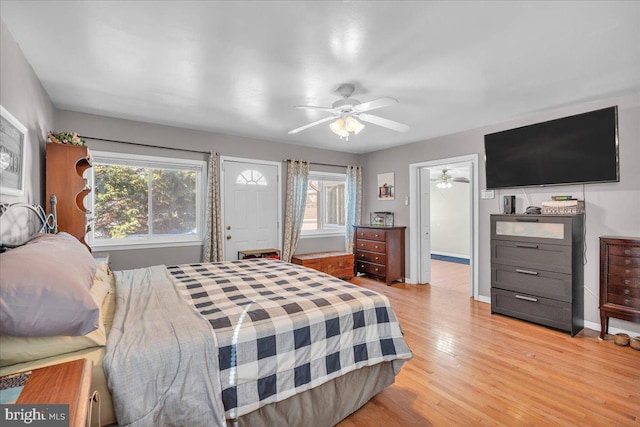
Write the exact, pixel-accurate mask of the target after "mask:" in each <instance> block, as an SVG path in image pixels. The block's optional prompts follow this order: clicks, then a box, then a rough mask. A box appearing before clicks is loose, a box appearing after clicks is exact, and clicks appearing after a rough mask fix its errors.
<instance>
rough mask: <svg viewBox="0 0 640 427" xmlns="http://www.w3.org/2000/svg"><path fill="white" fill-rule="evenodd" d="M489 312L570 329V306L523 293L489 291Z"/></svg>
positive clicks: (566, 303) (500, 290) (499, 290)
mask: <svg viewBox="0 0 640 427" xmlns="http://www.w3.org/2000/svg"><path fill="white" fill-rule="evenodd" d="M491 311H492V312H493V313H500V314H505V315H507V316H512V317H517V318H519V319H523V320H528V321H530V322H535V323H539V324H541V325H546V326H551V327H553V328H558V329H564V330H567V329H569V330H570V329H571V321H572V318H571V304H570V303H568V302H561V301H556V300H553V299H548V298H541V297H537V296H533V295H528V294H525V293H519V292H511V291H505V290H502V289H495V288H492V289H491Z"/></svg>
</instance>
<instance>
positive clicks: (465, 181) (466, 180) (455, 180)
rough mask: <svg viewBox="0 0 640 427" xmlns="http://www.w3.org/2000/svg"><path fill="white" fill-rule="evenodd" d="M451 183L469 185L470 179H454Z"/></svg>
mask: <svg viewBox="0 0 640 427" xmlns="http://www.w3.org/2000/svg"><path fill="white" fill-rule="evenodd" d="M451 181H453V182H464V183H465V184H468V183H469V178H452V179H451Z"/></svg>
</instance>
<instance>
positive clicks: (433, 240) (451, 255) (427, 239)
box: [409, 154, 478, 299]
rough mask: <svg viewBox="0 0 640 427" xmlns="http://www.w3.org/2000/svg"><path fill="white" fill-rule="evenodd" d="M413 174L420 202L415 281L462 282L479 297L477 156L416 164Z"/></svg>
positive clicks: (413, 230)
mask: <svg viewBox="0 0 640 427" xmlns="http://www.w3.org/2000/svg"><path fill="white" fill-rule="evenodd" d="M409 173H410V183H409V185H410V196H411V199H412V200H413V201H415V202H414V203H411V208H410V233H409V239H410V242H409V243H410V249H411V252H410V254H411V257H410V274H411V276H410V277H411V280H412V282H413V283H431V284H432V285H434V286H435V285H437V284H438V283H439V282H442V281H445V280H446V281H449V282H450V283H453V282H455V281H457V282H459V283H462V286H466V293H467V294H468V295H470V296H473V297H474V299H478V266H477V262H475V261H476V260H477V259H478V200H477V194H478V156H477V154H473V155H468V156H460V157H453V158H446V159H439V160H432V161H428V162H421V163H415V164H411V165H409ZM438 185H439V186H438ZM463 197H466V198H467V199H466V200H462V199H461V198H463ZM460 210H466V212H460ZM432 217H433V219H434V221H432ZM456 217H457V221H458V222H457V223H456V222H455V220H456ZM461 221H464V222H465V223H464V224H461V223H460V222H461ZM461 233H463V234H461ZM465 246H466V248H465ZM432 253H433V258H435V259H432ZM467 262H468V265H466V263H467ZM443 274H444V275H446V276H447V277H443V276H442V275H443ZM461 275H462V278H461ZM464 276H466V278H465V277H464ZM461 281H462V282H461ZM458 289H460V284H459V285H458ZM463 291H464V289H463Z"/></svg>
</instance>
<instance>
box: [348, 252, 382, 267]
mask: <svg viewBox="0 0 640 427" xmlns="http://www.w3.org/2000/svg"><path fill="white" fill-rule="evenodd" d="M356 260H357V261H367V262H373V263H375V264H382V265H386V264H387V256H386V255H385V254H381V253H378V252H364V251H357V252H356Z"/></svg>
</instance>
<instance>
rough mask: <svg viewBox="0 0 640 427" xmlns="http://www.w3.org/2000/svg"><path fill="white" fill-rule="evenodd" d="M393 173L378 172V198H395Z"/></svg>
mask: <svg viewBox="0 0 640 427" xmlns="http://www.w3.org/2000/svg"><path fill="white" fill-rule="evenodd" d="M394 178H395V177H394V173H393V172H387V173H380V174H378V200H394V199H395V198H396V187H395V182H394Z"/></svg>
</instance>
